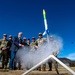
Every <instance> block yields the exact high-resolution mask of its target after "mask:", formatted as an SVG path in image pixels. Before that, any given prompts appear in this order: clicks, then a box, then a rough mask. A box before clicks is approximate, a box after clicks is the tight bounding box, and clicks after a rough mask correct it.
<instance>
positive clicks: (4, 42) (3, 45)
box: [0, 34, 8, 69]
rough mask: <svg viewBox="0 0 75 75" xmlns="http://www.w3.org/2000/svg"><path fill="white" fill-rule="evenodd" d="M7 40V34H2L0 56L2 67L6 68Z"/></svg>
mask: <svg viewBox="0 0 75 75" xmlns="http://www.w3.org/2000/svg"><path fill="white" fill-rule="evenodd" d="M7 44H8V40H7V34H3V39H1V40H0V49H1V51H2V53H1V58H2V69H3V68H5V69H7V64H8V47H7Z"/></svg>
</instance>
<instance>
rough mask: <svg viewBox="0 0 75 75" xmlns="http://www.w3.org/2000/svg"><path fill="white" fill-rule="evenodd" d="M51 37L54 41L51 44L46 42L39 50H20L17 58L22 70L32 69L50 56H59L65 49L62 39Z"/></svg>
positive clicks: (26, 47) (27, 48)
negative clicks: (63, 48)
mask: <svg viewBox="0 0 75 75" xmlns="http://www.w3.org/2000/svg"><path fill="white" fill-rule="evenodd" d="M51 36H53V37H54V40H53V41H52V40H50V39H49V42H44V43H43V44H42V45H41V46H39V47H38V49H31V48H30V47H28V46H25V47H24V48H22V49H19V50H18V52H17V54H16V58H17V60H18V61H19V62H20V63H21V65H22V68H26V67H29V68H31V67H32V66H34V65H36V64H37V63H39V62H40V61H42V60H43V59H45V58H46V57H47V56H49V55H50V54H54V55H55V56H56V55H58V54H59V52H60V50H61V49H62V47H63V44H62V39H61V38H60V37H58V36H56V35H51ZM49 38H50V36H49Z"/></svg>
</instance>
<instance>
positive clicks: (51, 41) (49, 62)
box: [48, 36, 59, 74]
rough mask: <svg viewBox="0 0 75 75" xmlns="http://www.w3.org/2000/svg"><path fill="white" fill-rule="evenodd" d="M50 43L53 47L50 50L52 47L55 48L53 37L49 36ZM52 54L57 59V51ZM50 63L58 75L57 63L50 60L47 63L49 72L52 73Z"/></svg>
mask: <svg viewBox="0 0 75 75" xmlns="http://www.w3.org/2000/svg"><path fill="white" fill-rule="evenodd" d="M50 43H51V45H52V46H53V47H52V48H53V49H54V46H56V41H55V40H54V37H53V36H50ZM52 54H53V55H54V56H55V57H57V55H58V54H59V50H58V51H56V52H55V51H54V52H53V53H52ZM52 63H53V64H54V67H55V70H56V72H57V74H59V71H58V63H57V62H56V61H55V60H53V59H50V60H49V61H48V65H49V71H52Z"/></svg>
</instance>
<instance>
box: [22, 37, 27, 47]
mask: <svg viewBox="0 0 75 75" xmlns="http://www.w3.org/2000/svg"><path fill="white" fill-rule="evenodd" d="M22 44H23V45H24V46H27V39H26V37H24V38H23V43H22Z"/></svg>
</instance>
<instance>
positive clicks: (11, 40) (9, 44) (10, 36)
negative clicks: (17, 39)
mask: <svg viewBox="0 0 75 75" xmlns="http://www.w3.org/2000/svg"><path fill="white" fill-rule="evenodd" d="M12 42H13V39H12V35H9V40H8V44H7V46H8V55H9V58H11V51H10V48H11V46H12Z"/></svg>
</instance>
